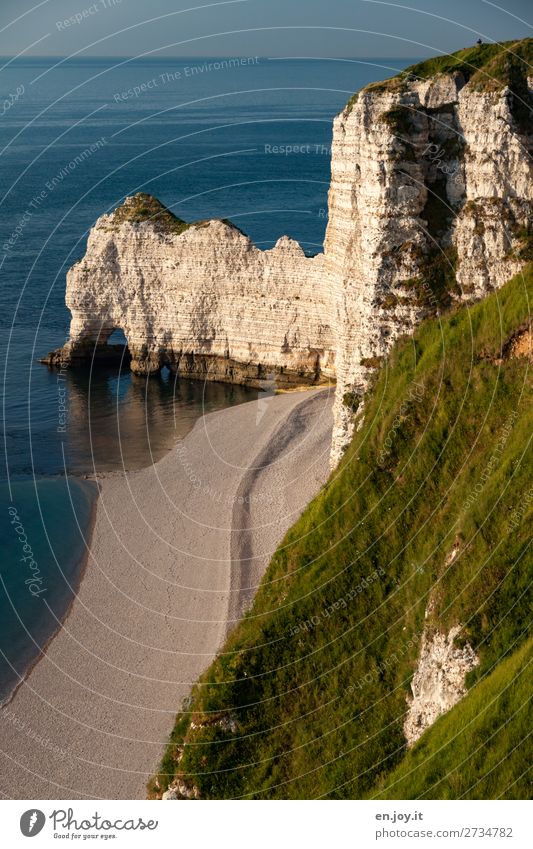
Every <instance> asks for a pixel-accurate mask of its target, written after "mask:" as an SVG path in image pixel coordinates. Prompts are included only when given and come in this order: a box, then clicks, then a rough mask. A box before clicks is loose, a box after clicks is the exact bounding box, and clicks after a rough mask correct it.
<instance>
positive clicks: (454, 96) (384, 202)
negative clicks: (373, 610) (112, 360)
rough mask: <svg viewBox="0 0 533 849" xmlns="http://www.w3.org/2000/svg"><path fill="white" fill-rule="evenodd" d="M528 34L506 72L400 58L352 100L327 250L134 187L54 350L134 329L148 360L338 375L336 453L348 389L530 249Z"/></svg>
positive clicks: (341, 139)
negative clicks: (175, 210) (181, 208)
mask: <svg viewBox="0 0 533 849" xmlns="http://www.w3.org/2000/svg"><path fill="white" fill-rule="evenodd" d="M530 42H531V40H526V42H520V43H519V44H520V45H522V47H521V48H520V49H521V50H523V49H524V48H523V45H524V44H526V45H527V50H530ZM517 44H518V43H517ZM487 47H488V46H487ZM515 47H516V45H513V46H507V47H505V48H503V49H502V51H503V52H502V53H501V54H500V58H499V60H498V61H500V64H501V56H503V62H504V65H503V67H504V70H505V69H506V68H507V65H505V62H507V64H509V62H510V63H511V64H510V65H509V68H510V70H509V69H507V70H508V73H507V77H508V80H507V82H506V79H507V78H506V77H505V75H504V77H503V80H502V73H501V68H500V67H499V66H498V69H496V70H495V69H494V68H492V66H490V65H488V66H487V68H486V70H484V69H481V70H479V69H478V70H477V71H476V72H475V73H472V74H470V73H466V72H465V69H464V68H463V69H462V70H455V71H451V72H447V73H439V74H437V75H435V76H429V77H428V78H425V76H424V74H421V75H418V74H413V73H403V74H401V75H400V76H399V77H396V78H394V79H392V80H388V81H386V82H385V83H377V84H372V85H370V86H368V87H367V88H365V89H363V90H362V91H361V92H359V93H358V95H356V96H355V97H354V98H352V101H351V102H350V103H349V104H348V106H347V107H346V108H345V109H344V111H343V112H342V113H341V114H340V115H339V116H338V117H337V118H336V119H335V122H334V126H333V147H332V164H331V171H332V175H331V187H330V191H329V220H328V227H327V233H326V239H325V246H324V253H323V254H320V255H318V256H316V257H312V258H311V257H306V256H305V254H304V252H303V251H302V249H301V248H300V246H299V245H298V244H297V243H295V242H294V241H291V240H290V239H289V238H287V237H286V236H283V237H282V238H280V239H279V241H278V243H277V244H276V246H275V248H273V249H272V250H269V251H261V250H259V249H257V248H256V247H255V246H254V245H253V244H252V242H251V241H250V239H248V238H247V237H246V236H245V235H243V234H242V233H241V232H240V230H238V229H237V228H236V227H234V226H233V225H231V224H229V223H227V222H223V221H207V222H199V223H197V224H193V225H185V224H184V223H183V222H180V221H179V219H176V218H175V217H174V216H172V215H171V213H169V212H168V210H166V209H165V208H164V207H162V206H161V205H160V204H159V203H158V202H157V201H155V199H153V198H150V197H149V196H148V195H136V196H135V197H134V198H128V199H127V200H126V202H125V204H124V205H123V206H121V207H119V209H118V210H116V211H115V212H114V213H113V214H111V215H104V216H102V217H101V218H100V219H99V220H98V221H97V223H96V225H95V226H94V228H93V229H92V231H91V234H90V236H89V240H88V245H87V253H86V255H85V257H84V258H83V260H81V262H79V263H77V264H76V265H75V266H74V267H73V268H72V269H71V270H70V271H69V273H68V277H67V305H68V307H69V309H70V310H71V313H72V323H71V330H70V341H69V342H68V343H67V345H66V346H65V347H64V348H63V349H61V350H60V351H58V352H54V353H53V354H51V355H49V357H48V358H47V360H46V361H47V362H49V363H51V364H57V363H58V362H59V361H63V362H65V361H66V362H70V363H71V364H75V363H76V362H80V361H84V360H87V359H88V358H90V357H92V356H93V355H96V356H97V357H102V356H106V355H107V349H106V345H105V343H106V341H107V339H108V337H109V336H110V334H111V333H112V331H113V330H114V329H115V328H121V329H122V330H123V331H124V333H125V335H126V338H127V341H128V346H129V349H130V352H131V356H132V360H131V368H132V370H133V371H134V372H136V373H140V374H147V373H153V372H157V371H158V370H159V369H160V368H161V367H162V366H163V365H167V366H168V367H170V368H171V369H173V370H175V371H176V372H177V373H179V374H183V375H186V376H189V377H195V378H209V379H214V380H228V381H235V382H241V383H249V384H252V385H262V382H263V381H265V380H266V381H269V385H271V381H272V378H273V377H275V379H276V381H277V382H278V384H280V385H283V384H285V385H291V384H294V383H301V382H311V383H312V382H319V381H321V380H324V379H329V378H336V380H337V390H336V402H335V428H334V435H333V444H332V462H333V463H334V464H335V463H336V462H338V460H339V458H340V456H341V454H342V451H343V449H344V447H345V445H346V444H347V442H348V440H349V438H350V436H351V433H352V430H353V423H352V422H353V406H354V404H353V401H354V399H355V400H356V401H357V398H358V396H362V395H363V393H364V391H365V388H366V387H367V385H368V380H369V377H370V375H371V374H372V371H373V370H374V369H375V367H376V365H377V364H378V363H379V362H380V361H381V359H382V358H383V357H385V356H386V355H387V352H388V351H389V349H390V347H391V344H392V343H393V341H394V340H395V339H396V338H398V337H399V336H400V335H404V334H409V333H411V332H412V330H413V329H414V328H415V326H416V325H417V323H418V322H419V321H420V320H421V319H422V318H423V317H424V316H425V315H427V314H428V313H431V312H433V313H434V312H435V311H436V310H438V309H440V308H443V307H445V306H446V305H447V304H449V303H450V302H451V301H453V300H461V299H462V300H470V299H476V298H479V297H482V296H483V295H484V294H485V293H487V292H489V291H491V290H492V289H494V288H496V287H499V286H501V285H502V284H503V283H504V282H505V281H506V280H507V279H508V278H509V277H510V276H512V275H513V274H514V273H516V272H517V271H518V270H519V269H520V268H521V267H522V265H523V264H524V261H525V248H524V238H525V237H524V233H526V234H527V233H528V232H529V230H528V228H529V227H530V220H531V201H532V194H533V191H532V182H531V157H530V150H531V122H529V125H528V123H527V117H528V113H527V110H528V107H529V105H530V100H529V98H530V89H529V87H528V81H527V76H526V74H525V72H524V71H523V68H524V67H527V64H526V63H524V62H523V61H521V60H519V61H518V62H516V61H515V60H514V59H513V56H515V53H516V50H515V49H514V48H515ZM507 54H509V56H510V57H511V59H508V55H507ZM458 67H459V66H458ZM491 68H492V70H491ZM509 80H511V81H512V83H513V87H512V88H511V87H510V85H509V84H508V82H509Z"/></svg>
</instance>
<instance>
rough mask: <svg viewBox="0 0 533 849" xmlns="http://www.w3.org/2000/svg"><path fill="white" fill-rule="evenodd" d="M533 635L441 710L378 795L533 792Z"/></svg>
mask: <svg viewBox="0 0 533 849" xmlns="http://www.w3.org/2000/svg"><path fill="white" fill-rule="evenodd" d="M532 671H533V638H530V639H529V640H527V642H526V643H525V644H524V645H523V646H522V647H521V648H520V649H518V651H516V652H514V653H513V654H512V655H511V656H510V657H508V658H506V659H505V660H503V661H502V662H501V663H499V664H498V665H497V666H496V667H495V669H494V671H493V672H491V673H490V675H488V676H487V678H486V679H485V680H483V681H481V682H480V683H479V684H477V685H475V686H474V687H473V689H472V690H471V691H470V692H469V693H468V695H467V696H466V697H465V698H464V699H463V700H462V701H461V702H459V704H457V705H456V706H455V707H454V708H453V709H452V710H451V711H450V712H449V713H448V714H445V715H444V716H441V717H440V718H439V719H438V720H437V722H436V723H435V725H434V726H433V727H432V728H430V729H429V730H428V731H427V732H426V734H424V736H423V737H422V738H421V740H420V741H419V742H418V743H417V744H416V745H415V746H414V747H413V749H412V750H411V751H410V752H409V753H408V754H407V755H406V756H405V757H404V759H403V760H402V762H401V764H400V765H399V766H398V767H397V768H396V769H395V770H393V772H392V773H391V775H390V776H388V777H387V779H386V781H385V782H384V783H383V786H380V787H378V788H377V790H376V791H375V792H374V793H372V794H371V795H372V798H378V799H423V798H432V797H438V798H441V799H497V798H503V799H530V798H531V796H532V795H533V775H532V772H533V763H532V761H531V751H532V746H531V735H532V734H533V729H532V727H531V674H532Z"/></svg>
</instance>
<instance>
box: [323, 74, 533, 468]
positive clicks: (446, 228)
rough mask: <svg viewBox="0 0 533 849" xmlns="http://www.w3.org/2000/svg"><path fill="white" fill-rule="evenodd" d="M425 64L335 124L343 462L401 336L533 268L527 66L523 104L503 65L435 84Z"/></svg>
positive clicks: (357, 100) (333, 220)
mask: <svg viewBox="0 0 533 849" xmlns="http://www.w3.org/2000/svg"><path fill="white" fill-rule="evenodd" d="M496 58H497V59H498V57H496ZM505 61H507V60H505ZM427 64H429V65H430V63H427ZM427 64H422V65H421V66H419V68H418V69H417V68H416V67H415V68H414V69H413V72H411V73H407V74H404V75H400V77H397V78H395V79H393V80H391V81H388V82H386V83H378V84H374V85H370V86H368V87H367V88H366V89H364V90H363V91H361V92H360V93H359V94H358V95H357V96H356V97H354V98H353V99H352V101H351V102H350V103H349V104H348V106H347V107H346V109H345V110H344V111H343V112H342V113H341V114H340V115H339V116H338V117H337V118H336V120H335V123H334V131H333V150H332V178H331V188H330V193H329V224H328V229H327V234H326V242H325V265H326V271H327V274H328V277H329V280H330V285H331V288H332V290H333V291H334V293H335V294H334V297H335V307H336V315H335V318H334V323H335V326H336V328H337V384H338V388H337V396H336V405H335V430H334V436H333V446H332V458H333V461H334V462H336V461H337V460H338V459H339V457H340V455H341V453H342V450H343V448H344V446H345V445H346V444H347V442H348V441H349V439H350V436H351V433H352V430H353V424H352V422H353V410H352V406H353V400H354V397H355V398H357V396H358V395H359V396H361V395H362V393H363V392H364V390H365V388H366V386H367V385H368V379H369V376H370V374H371V372H372V370H373V368H375V365H376V364H377V363H378V362H379V360H380V358H381V357H383V356H384V355H386V353H387V351H388V350H389V348H390V346H391V343H392V342H393V341H394V339H396V338H397V337H398V336H400V335H402V334H405V333H410V332H411V331H412V330H413V329H414V327H415V326H416V324H417V323H418V322H419V321H420V319H421V318H422V317H424V316H425V315H428V314H429V313H432V312H435V311H437V310H439V309H440V308H442V307H445V306H446V305H448V304H449V303H450V301H452V300H454V299H455V300H472V299H475V298H479V297H482V296H483V295H485V294H487V293H488V292H490V291H492V290H493V289H494V288H496V287H499V286H501V285H502V284H503V283H504V282H505V281H506V280H508V279H509V277H511V276H512V275H513V274H515V273H516V272H517V271H518V270H519V269H520V268H521V267H522V265H523V263H524V260H525V259H526V255H525V253H526V252H525V243H524V236H525V234H526V233H527V232H528V227H529V226H530V221H531V201H532V195H533V190H532V182H531V157H530V155H529V151H530V150H531V121H529V126H528V124H527V120H526V119H527V117H528V116H529V113H528V107H530V89H529V88H528V84H527V79H526V76H525V71H524V68H525V67H527V66H526V65H524V64H522V63H521V62H520V61H518V62H517V64H516V66H515V68H514V72H513V73H515V77H518V82H516V81H515V89H518V91H519V94H518V95H517V94H513V92H512V91H511V89H510V88H509V86H508V85H504V84H502V83H501V82H500V81H499V80H498V79H497V78H495V77H494V76H493V75H494V74H496V73H497V72H499V71H500V70H501V69H500V68H499V65H498V64H496V67H495V68H493V69H492V73H491V71H490V67H488V68H487V70H486V71H483V70H478V71H477V72H476V73H473V71H474V68H469V67H468V66H466V67H463V68H462V70H452V71H450V72H447V73H439V74H437V75H434V76H430V77H429V78H428V79H424V78H423V75H424V72H425V70H426V68H427ZM417 71H418V73H416V72H417ZM421 77H422V78H421ZM469 77H470V78H469ZM528 129H529V135H528V132H527V131H528Z"/></svg>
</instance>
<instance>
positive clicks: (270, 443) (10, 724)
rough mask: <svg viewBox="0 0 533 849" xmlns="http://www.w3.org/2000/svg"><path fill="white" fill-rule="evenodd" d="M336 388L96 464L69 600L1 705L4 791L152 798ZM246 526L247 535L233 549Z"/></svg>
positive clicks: (292, 501)
mask: <svg viewBox="0 0 533 849" xmlns="http://www.w3.org/2000/svg"><path fill="white" fill-rule="evenodd" d="M331 402H332V394H331V393H328V391H327V390H311V391H309V392H305V393H294V394H292V393H291V394H284V395H280V396H274V397H272V398H269V399H268V404H267V408H266V409H262V408H261V409H260V404H259V402H257V401H252V402H249V403H246V404H242V405H239V406H236V407H230V408H227V409H225V410H222V411H217V412H215V413H211V414H208V415H207V416H205V417H203V418H202V419H199V420H198V422H197V423H196V425H195V427H194V428H193V429H192V431H191V432H190V433H189V434H188V435H187V436H186V437H185V439H184V440H182V441H181V442H180V443H178V446H176V449H175V450H174V451H172V452H170V454H168V455H166V456H165V457H163V458H162V459H161V460H159V461H158V462H157V463H156V464H155V465H154V466H152V467H150V468H148V469H143V470H140V471H134V472H131V473H127V474H112V475H109V476H105V477H103V478H99V480H100V483H101V491H100V495H99V497H98V498H97V504H96V521H95V524H94V530H93V535H92V540H91V548H90V552H88V561H89V559H90V563H89V562H88V565H87V566H86V568H85V573H84V577H83V580H82V581H81V584H80V588H79V592H78V594H77V596H76V598H75V603H74V604H72V605H71V607H70V610H69V612H68V616H67V617H66V619H65V620H64V622H63V625H62V627H61V629H60V630H59V631H58V633H57V634H56V636H55V637H54V638H53V639H52V640H51V641H50V643H49V645H48V648H47V651H46V653H45V654H42V655H40V656H39V662H38V663H36V664H35V665H34V667H33V668H32V670H31V672H30V673H29V675H28V676H27V678H26V679H25V680H24V681H23V682H21V686H19V687H18V689H17V691H16V693H15V694H14V697H13V698H12V699H11V701H10V705H9V709H8V712H7V713H6V712H5V711H4V710H2V711H0V721H1V720H2V719H4V723H3V728H2V738H3V746H2V748H3V750H4V751H3V754H2V770H1V774H2V779H1V780H2V785H1V789H2V792H3V793H4V795H6V796H7V797H9V798H41V799H46V798H87V797H88V798H101V799H105V798H117V799H119V798H144V797H145V783H146V781H147V780H148V779H149V777H150V775H151V774H152V773H153V770H154V769H155V768H156V766H157V762H158V760H159V758H160V756H161V754H162V752H163V749H164V745H165V743H166V740H167V738H168V734H169V733H170V731H171V729H172V727H173V722H174V717H175V713H176V711H177V710H178V709H179V707H180V703H181V701H182V699H183V698H185V697H186V696H187V695H188V693H189V692H190V687H191V685H192V684H193V683H194V682H195V681H196V680H197V678H198V676H199V675H200V674H201V672H203V670H204V669H205V668H206V666H207V665H208V664H209V663H210V661H211V660H212V658H213V657H214V656H215V654H216V652H217V651H219V650H220V646H221V644H222V643H223V640H224V637H225V635H226V633H227V630H228V629H229V628H230V627H231V625H232V624H234V622H235V620H236V619H237V618H239V616H240V615H241V612H242V605H243V601H246V600H247V599H248V597H249V593H250V591H249V590H248V593H245V594H244V596H243V587H244V589H246V587H247V586H250V584H251V585H254V586H255V584H256V583H257V582H258V581H259V580H260V578H261V576H262V574H263V573H264V570H265V568H266V566H267V565H268V562H269V560H270V556H271V554H272V552H273V551H274V550H275V548H276V547H277V545H278V544H279V542H280V541H281V539H282V538H283V536H284V534H285V532H286V530H287V529H288V528H289V527H290V526H291V525H292V524H293V523H294V521H295V519H296V518H297V515H298V514H299V513H300V512H301V510H302V509H303V508H304V507H305V504H306V503H307V502H308V501H309V500H310V498H312V497H313V495H314V494H315V493H316V491H318V489H319V488H320V485H321V484H322V483H323V482H324V481H325V480H326V478H327V476H328V460H329V440H330V434H331V424H332V421H331ZM257 467H259V468H257ZM246 495H248V496H249V504H250V511H249V514H248V516H247V521H246V522H245V523H241V522H240V520H239V519H238V517H239V508H241V507H242V506H243V505H244V503H245V501H244V500H243V501H242V503H240V499H244V498H245V496H246ZM241 513H242V511H241ZM236 523H237V525H238V526H237V527H236ZM243 535H244V536H246V538H247V543H246V544H247V545H250V544H251V548H250V549H249V551H248V553H247V554H246V555H245V556H244V557H243V556H242V544H241V555H240V556H239V557H237V556H236V552H237V549H236V548H235V545H237V546H238V545H239V544H240V543H239V540H241V543H242V539H243ZM248 558H251V559H248ZM247 565H248V566H250V567H251V570H248V571H247V569H246V567H247ZM250 576H251V580H250ZM234 602H235V603H236V604H237V615H235V613H234V609H235V604H234ZM22 685H23V686H22ZM36 737H38V738H39V739H40V740H41V745H40V746H39V745H36V744H35V739H36ZM56 750H59V751H62V752H63V753H64V756H63V757H59V755H57V754H56V753H55V752H56Z"/></svg>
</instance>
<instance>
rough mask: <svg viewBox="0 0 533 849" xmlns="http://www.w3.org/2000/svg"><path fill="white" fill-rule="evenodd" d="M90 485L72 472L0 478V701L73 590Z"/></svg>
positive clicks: (78, 573)
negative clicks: (70, 474) (8, 479)
mask: <svg viewBox="0 0 533 849" xmlns="http://www.w3.org/2000/svg"><path fill="white" fill-rule="evenodd" d="M96 493H97V489H96V485H95V484H90V483H88V482H86V481H85V482H80V481H78V480H76V479H75V478H66V477H63V478H60V477H58V478H55V479H40V480H36V481H35V482H34V481H31V480H23V481H13V482H12V484H11V492H10V491H9V488H8V486H7V484H6V483H2V484H0V500H1V511H2V521H1V522H0V545H1V548H2V561H1V566H0V590H1V594H2V607H1V612H2V615H1V617H0V702H2V701H4V700H5V699H6V698H7V697H8V696H9V694H10V692H11V691H12V690H13V688H14V687H16V685H17V684H18V682H19V681H20V678H21V676H23V675H24V673H25V672H26V670H27V668H28V666H29V665H30V664H31V663H32V661H33V660H34V659H35V658H36V657H37V656H38V655H39V654H40V652H41V650H42V648H43V647H44V646H45V645H46V642H47V641H48V639H49V638H50V635H51V634H53V633H54V631H55V630H56V629H57V627H58V625H59V623H60V622H61V620H62V618H63V617H64V615H65V613H66V612H67V610H68V608H69V605H70V603H71V601H72V599H73V597H74V594H75V592H76V590H77V587H78V584H79V580H80V576H81V565H82V564H83V561H84V557H85V555H86V552H87V547H86V546H87V543H88V541H89V540H88V533H89V531H90V520H91V514H92V510H93V506H94V502H95V498H96Z"/></svg>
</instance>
